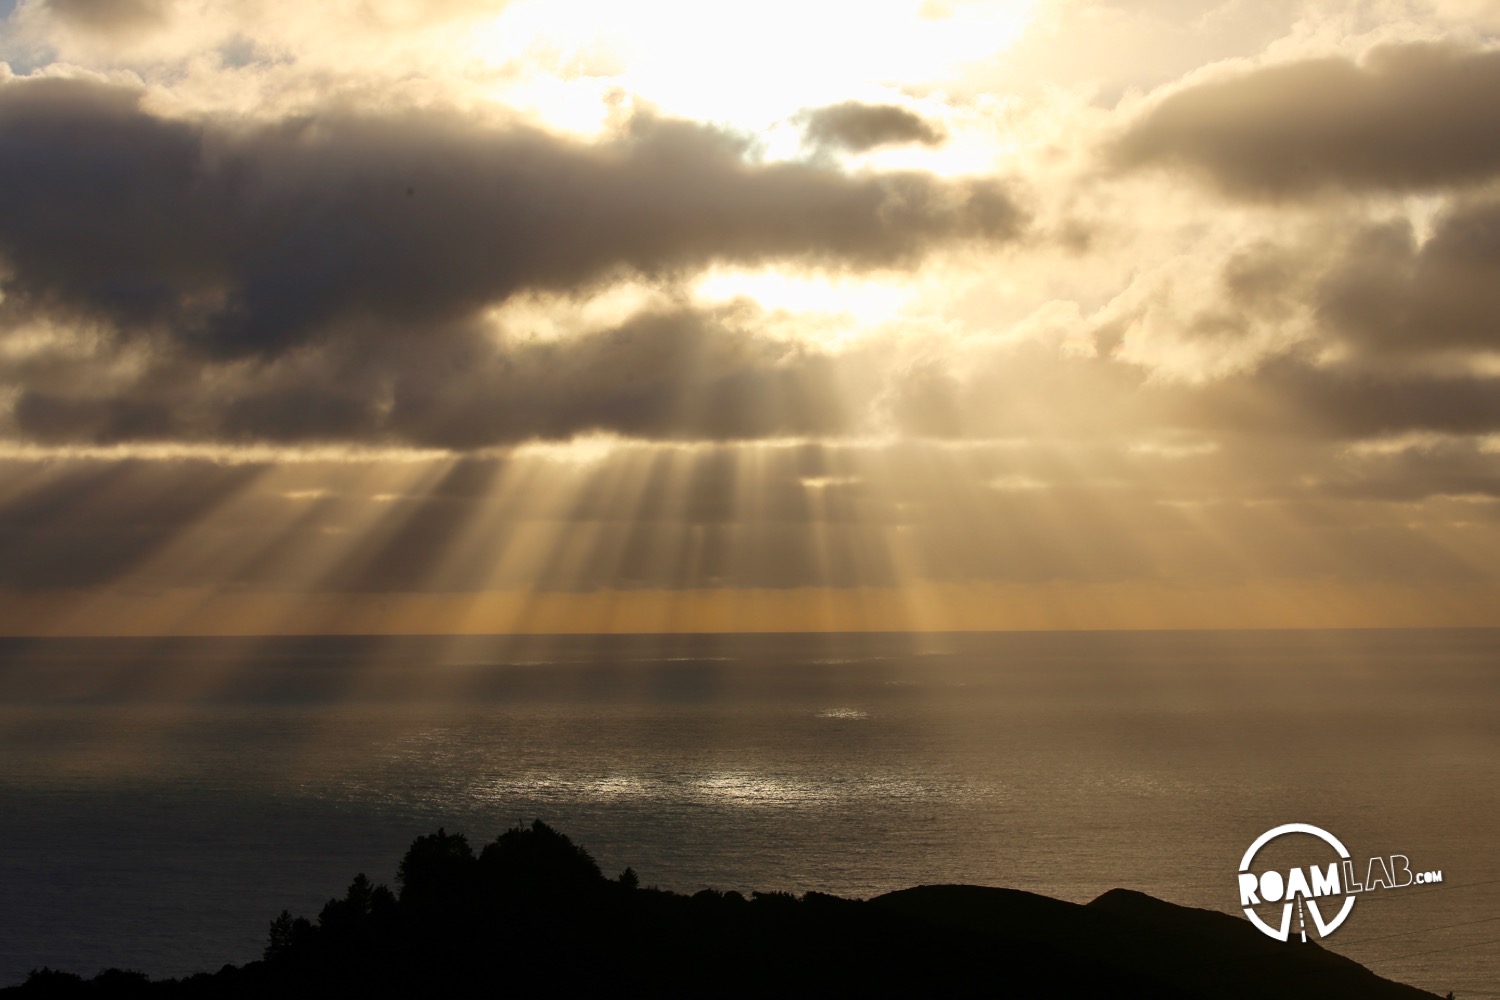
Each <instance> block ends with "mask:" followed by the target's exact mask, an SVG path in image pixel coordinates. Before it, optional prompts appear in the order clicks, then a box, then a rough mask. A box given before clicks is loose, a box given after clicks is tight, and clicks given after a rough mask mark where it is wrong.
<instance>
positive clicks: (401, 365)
mask: <svg viewBox="0 0 1500 1000" xmlns="http://www.w3.org/2000/svg"><path fill="white" fill-rule="evenodd" d="M759 315H760V314H759V313H758V312H756V311H755V310H753V309H750V308H748V307H728V308H725V309H721V310H719V311H716V312H705V313H699V312H693V311H678V312H668V313H650V314H645V315H641V316H637V317H636V318H634V319H632V320H630V321H629V322H627V323H625V324H623V325H622V326H619V327H616V328H613V329H608V330H603V331H599V332H596V333H592V334H585V335H581V336H576V337H570V338H568V339H566V340H556V341H554V340H516V341H509V342H500V343H497V342H496V341H495V340H494V339H493V336H492V335H491V334H490V333H489V332H488V331H485V330H481V329H479V328H477V327H473V326H463V325H460V326H456V327H452V328H446V329H437V328H435V329H433V330H430V331H428V333H427V334H426V335H425V336H424V337H422V338H421V339H420V340H410V339H408V340H403V339H402V338H399V337H385V338H382V337H378V336H377V337H373V338H371V343H372V344H373V345H374V346H373V348H372V347H371V346H370V345H368V344H367V343H366V342H365V341H364V340H361V339H360V338H353V337H351V338H344V339H342V340H337V341H332V342H330V343H328V344H324V345H321V347H320V349H319V350H318V351H304V352H300V353H299V354H297V355H296V356H295V357H291V358H288V359H285V360H284V361H283V362H281V363H279V364H275V365H260V366H248V367H247V366H238V367H232V368H230V369H228V370H225V371H221V372H219V374H218V375H217V376H216V377H215V378H213V379H212V380H204V379H201V378H193V377H192V372H193V369H192V368H191V367H189V366H186V365H183V364H182V363H181V362H178V363H176V364H175V366H173V365H172V364H170V363H169V365H168V369H167V370H166V371H147V372H145V373H143V375H142V377H141V378H140V380H139V381H138V382H136V383H132V384H128V385H122V386H117V387H114V388H113V389H111V390H110V391H108V392H104V391H100V390H97V389H94V388H92V387H90V386H88V385H87V384H86V383H85V384H83V385H81V386H73V387H69V386H68V385H67V383H69V382H70V381H82V380H81V379H76V378H75V379H70V378H69V377H68V376H67V374H66V373H64V374H63V375H61V376H59V377H58V378H57V379H56V382H57V383H59V384H58V385H56V386H49V387H41V386H36V385H30V386H26V387H25V388H23V389H22V391H21V393H20V395H19V398H18V400H17V402H16V405H15V409H14V413H13V418H12V419H13V422H14V424H15V428H16V430H17V431H18V432H19V433H20V434H21V435H23V436H24V437H26V438H29V439H33V440H38V441H44V442H53V443H64V442H89V443H95V444H109V443H117V442H123V441H138V440H198V441H238V442H245V441H270V442H283V443H297V442H308V441H351V440H352V441H365V442H383V443H401V444H414V445H424V446H434V447H447V448H469V447H482V446H485V445H495V444H506V443H514V442H518V441H524V440H528V439H534V438H551V439H558V438H567V437H570V436H572V435H575V434H579V433H586V432H590V431H610V432H614V433H618V434H622V435H626V436H636V437H645V438H655V439H663V438H686V439H745V438H759V437H774V436H784V435H823V434H837V433H841V432H843V431H846V430H848V429H849V428H850V427H851V425H852V421H853V419H854V414H853V413H852V412H851V410H849V409H848V408H846V407H845V406H844V404H843V402H842V400H841V399H840V396H839V393H838V379H837V377H836V373H835V371H834V367H833V365H834V363H833V361H832V360H831V359H830V358H828V357H826V356H824V355H822V354H819V353H817V352H814V351H809V350H807V349H804V348H801V347H797V346H795V345H789V344H785V343H780V342H776V341H773V340H769V339H767V338H766V337H764V336H763V335H761V334H760V333H759V332H757V330H756V327H755V324H756V321H757V319H758V318H759Z"/></svg>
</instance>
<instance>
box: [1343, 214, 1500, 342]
mask: <svg viewBox="0 0 1500 1000" xmlns="http://www.w3.org/2000/svg"><path fill="white" fill-rule="evenodd" d="M1317 304H1318V306H1319V310H1320V316H1321V318H1322V319H1323V320H1324V321H1325V322H1326V323H1327V325H1328V326H1329V328H1330V329H1331V330H1333V331H1334V332H1336V333H1337V334H1338V335H1340V336H1341V337H1343V338H1344V339H1345V340H1347V341H1348V342H1349V343H1350V344H1351V345H1353V346H1354V347H1356V348H1357V349H1358V350H1360V351H1362V352H1366V353H1372V354H1400V355H1412V354H1417V353H1437V352H1443V351H1466V350H1490V351H1493V350H1497V349H1500V201H1495V200H1461V201H1459V202H1458V203H1456V204H1454V205H1450V206H1449V208H1448V209H1447V210H1445V211H1444V212H1443V214H1442V215H1441V216H1439V218H1438V219H1437V220H1436V222H1435V223H1434V226H1433V231H1432V234H1431V236H1430V237H1429V238H1428V239H1427V240H1426V241H1424V242H1422V243H1420V245H1419V243H1418V241H1417V238H1416V235H1415V233H1413V231H1412V229H1411V227H1410V225H1408V224H1406V223H1404V222H1401V223H1392V224H1386V225H1377V226H1371V227H1369V228H1368V229H1366V230H1364V231H1363V232H1361V233H1358V234H1357V235H1356V236H1355V237H1354V238H1353V239H1352V240H1351V241H1350V245H1349V247H1348V249H1347V250H1346V252H1345V253H1344V255H1343V256H1342V258H1341V260H1340V262H1339V263H1338V265H1337V266H1336V267H1335V268H1334V269H1333V271H1332V272H1331V273H1330V274H1329V275H1327V277H1326V278H1325V279H1324V281H1323V282H1322V285H1321V288H1320V289H1319V300H1318V303H1317Z"/></svg>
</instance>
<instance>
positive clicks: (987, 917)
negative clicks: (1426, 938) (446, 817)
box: [0, 821, 1432, 1000]
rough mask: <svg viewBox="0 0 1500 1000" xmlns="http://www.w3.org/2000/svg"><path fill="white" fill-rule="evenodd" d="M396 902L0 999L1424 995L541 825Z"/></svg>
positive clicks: (1341, 964)
mask: <svg viewBox="0 0 1500 1000" xmlns="http://www.w3.org/2000/svg"><path fill="white" fill-rule="evenodd" d="M396 885H397V890H396V891H392V890H391V889H389V888H387V887H386V886H384V885H375V884H373V883H371V882H370V880H369V879H367V878H366V877H365V876H364V875H363V874H360V875H357V876H355V878H354V880H353V881H352V882H351V883H350V885H349V888H348V890H347V891H346V892H345V894H344V895H343V897H342V898H338V899H330V900H329V901H328V903H327V904H326V905H325V906H324V907H323V909H322V911H321V912H320V913H319V914H318V917H317V919H316V920H309V919H307V918H304V917H294V916H292V915H291V914H290V913H287V912H283V913H282V914H281V915H280V916H278V917H277V918H276V919H275V920H274V921H272V922H271V926H270V932H269V934H268V938H267V943H266V948H265V954H264V957H263V958H262V959H261V960H260V961H256V962H251V963H248V964H246V965H244V966H241V967H235V966H225V967H224V968H223V969H221V970H220V971H219V972H217V973H215V974H212V975H210V974H200V975H197V976H192V977H190V978H187V979H183V980H161V981H155V982H152V981H150V980H148V979H147V978H146V977H145V976H143V975H140V974H139V973H131V972H122V971H120V970H117V969H116V970H109V971H108V972H105V973H101V974H100V975H99V976H98V977H96V978H95V979H93V980H87V981H86V980H83V979H82V978H80V977H78V976H76V975H70V974H68V973H61V972H56V971H53V970H40V971H37V972H34V973H33V974H32V975H31V977H30V978H29V979H28V980H27V981H26V982H25V983H24V984H22V985H21V986H17V987H12V988H11V989H8V990H3V991H0V994H3V996H4V997H6V998H9V997H12V996H13V997H16V998H18V1000H20V998H32V997H49V996H56V997H74V996H77V997H115V996H151V997H345V996H350V997H421V996H467V995H477V994H479V993H480V992H484V993H489V994H494V993H497V992H500V993H512V992H523V993H546V994H554V995H576V994H587V995H601V996H602V995H622V994H624V995H633V994H649V995H653V996H752V995H754V996H764V995H781V996H786V995H804V996H811V995H818V996H825V995H847V994H855V993H859V994H867V995H890V994H895V993H906V994H910V995H915V996H1008V997H1048V998H1053V997H1072V996H1081V997H1105V996H1108V997H1126V998H1128V997H1163V998H1187V997H1252V996H1254V997H1264V996H1276V997H1292V998H1295V997H1303V996H1306V997H1312V996H1317V997H1320V998H1328V997H1351V998H1352V997H1359V998H1369V1000H1381V998H1387V997H1388V998H1391V1000H1397V998H1407V1000H1412V998H1420V997H1431V996H1432V994H1429V993H1424V992H1422V991H1420V990H1416V989H1413V988H1411V987H1407V986H1402V985H1399V984H1396V983H1391V982H1389V981H1387V980H1384V979H1380V978H1379V977H1377V976H1375V975H1374V974H1373V973H1371V972H1369V971H1368V970H1367V969H1364V968H1363V967H1361V966H1359V965H1357V964H1355V963H1353V962H1350V961H1348V960H1346V959H1343V958H1340V957H1338V956H1336V955H1331V954H1329V953H1328V952H1326V951H1324V950H1323V949H1321V948H1318V947H1317V946H1316V945H1302V944H1293V945H1285V944H1280V943H1278V942H1274V941H1271V940H1269V939H1267V938H1265V937H1264V936H1262V935H1261V934H1259V933H1258V932H1257V931H1255V930H1254V929H1253V928H1251V927H1250V926H1249V925H1248V924H1246V923H1244V922H1243V921H1239V920H1236V919H1234V918H1233V917H1228V916H1225V915H1224V914H1220V913H1212V912H1208V911H1204V910H1192V909H1187V908H1184V907H1180V906H1174V905H1172V904H1170V903H1164V902H1162V901H1161V900H1157V899H1153V898H1151V897H1149V896H1144V895H1142V894H1140V893H1134V892H1128V891H1126V890H1120V889H1117V890H1114V891H1112V892H1109V893H1106V894H1105V895H1103V896H1101V897H1100V898H1099V899H1096V900H1094V901H1093V902H1092V903H1090V904H1088V905H1087V906H1080V905H1077V904H1074V903H1065V902H1061V901H1059V900H1055V899H1048V898H1047V897H1044V896H1037V895H1034V894H1031V893H1025V892H1018V891H1016V890H1012V889H986V888H980V887H976V886H922V887H919V888H915V889H906V890H903V891H901V892H895V893H890V894H887V895H884V896H880V897H878V898H876V899H873V900H870V901H868V902H863V901H858V900H848V899H841V898H839V897H836V896H828V895H824V894H822V893H817V892H809V893H807V894H805V895H803V896H801V897H800V898H799V897H794V896H792V895H789V894H787V893H752V894H751V896H750V897H749V898H746V897H744V896H742V895H740V894H739V893H737V892H722V893H721V892H716V891H714V890H708V889H705V890H703V891H702V892H699V893H697V894H695V895H693V896H683V895H680V894H677V893H671V892H663V891H660V890H657V889H654V888H641V887H640V886H639V880H638V879H637V878H636V876H635V873H634V872H633V871H631V870H630V869H626V870H625V871H624V872H622V873H621V874H620V876H619V877H618V878H616V879H609V878H606V877H605V875H604V874H603V873H602V872H601V871H600V870H599V866H598V865H597V864H596V863H595V862H594V859H593V858H592V857H590V856H589V854H588V852H587V851H585V850H584V849H583V848H581V847H579V846H577V845H575V844H573V843H572V841H571V840H569V839H568V837H566V836H565V835H563V834H561V833H559V832H558V831H556V830H554V829H552V828H551V827H549V826H547V825H546V824H545V823H542V822H541V821H537V822H534V823H532V824H531V825H530V826H529V827H516V828H514V829H511V830H507V831H506V832H505V833H503V834H501V835H500V836H499V837H498V838H497V839H496V840H494V841H492V842H491V843H489V844H486V845H484V846H483V847H482V848H481V849H480V850H478V851H477V852H476V851H475V850H474V848H473V847H472V846H471V845H470V844H469V842H468V839H467V838H466V837H465V836H464V835H463V834H450V833H447V832H446V831H444V830H441V829H440V830H438V831H437V832H436V833H433V834H429V835H427V836H423V837H418V838H417V839H416V841H415V842H413V843H412V845H411V847H410V849H409V850H408V851H407V852H406V856H405V857H404V858H403V859H402V861H401V863H400V866H399V868H398V869H397V875H396Z"/></svg>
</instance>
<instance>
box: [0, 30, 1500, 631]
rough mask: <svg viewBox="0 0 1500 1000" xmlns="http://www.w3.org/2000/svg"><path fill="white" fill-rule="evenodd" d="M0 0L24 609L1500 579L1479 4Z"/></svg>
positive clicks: (1053, 593)
mask: <svg viewBox="0 0 1500 1000" xmlns="http://www.w3.org/2000/svg"><path fill="white" fill-rule="evenodd" d="M0 16H3V18H4V19H3V21H0V553H3V556H0V634H43V635H81V634H95V635H115V634H183V633H186V634H226V633H227V634H247V633H248V634H262V633H269V634H277V633H322V632H331V633H382V632H418V633H452V632H484V633H488V632H495V633H504V632H610V631H632V632H663V631H739V630H773V631H800V630H864V629H916V630H922V629H1012V628H1024V629H1073V628H1259V627H1366V626H1464V625H1490V626H1493V625H1500V318H1497V317H1500V101H1497V100H1496V99H1495V96H1496V95H1497V94H1500V44H1497V40H1500V3H1496V2H1484V0H1424V2H1418V0H1388V2H1377V0H1368V2H1366V0H1354V2H1337V0H1328V2H1311V3H1301V2H1291V0H1254V2H1251V0H1243V2H1242V0H1229V2H1216V0H1205V2H1195V0H1134V2H1128V3H1127V2H1089V0H1031V2H1025V0H870V2H861V3H848V4H840V3H831V2H829V3H823V2H809V0H800V2H797V3H790V2H780V0H761V2H757V3H755V4H732V3H722V4H718V3H716V4H700V3H692V2H686V0H642V2H632V3H603V2H600V3H590V2H584V0H545V2H541V0H510V2H504V0H330V2H326V3H317V4H309V3H306V2H302V0H212V2H209V0H20V2H17V3H3V4H0Z"/></svg>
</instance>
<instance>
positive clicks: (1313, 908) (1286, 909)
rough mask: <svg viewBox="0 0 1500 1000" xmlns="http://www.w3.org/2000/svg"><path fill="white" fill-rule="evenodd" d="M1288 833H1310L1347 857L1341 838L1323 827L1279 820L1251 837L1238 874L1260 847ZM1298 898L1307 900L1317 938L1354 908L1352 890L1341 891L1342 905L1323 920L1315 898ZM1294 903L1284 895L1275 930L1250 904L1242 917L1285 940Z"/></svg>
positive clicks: (1245, 869)
mask: <svg viewBox="0 0 1500 1000" xmlns="http://www.w3.org/2000/svg"><path fill="white" fill-rule="evenodd" d="M1289 833H1307V834H1311V835H1312V836H1314V837H1317V838H1318V839H1319V840H1321V841H1323V843H1325V844H1327V845H1328V846H1329V847H1332V848H1333V849H1334V850H1335V851H1337V852H1338V855H1339V857H1340V858H1342V859H1345V860H1348V858H1349V857H1350V855H1349V849H1348V848H1346V847H1345V846H1344V844H1343V841H1341V840H1339V838H1337V837H1335V836H1334V835H1333V834H1331V833H1329V832H1328V831H1327V830H1324V829H1323V828H1322V827H1317V826H1313V825H1312V824H1311V823H1283V824H1281V825H1280V826H1278V827H1273V828H1271V829H1269V830H1267V831H1266V832H1265V833H1263V834H1261V835H1260V836H1259V837H1256V838H1255V842H1254V843H1252V844H1251V845H1250V846H1249V848H1247V849H1246V851H1245V855H1244V857H1242V858H1240V874H1241V875H1247V874H1249V873H1250V863H1251V862H1252V861H1254V860H1255V855H1256V854H1257V853H1259V852H1260V849H1261V848H1262V847H1265V846H1266V845H1267V844H1269V843H1270V842H1271V841H1273V840H1275V839H1276V838H1277V837H1282V836H1285V835H1287V834H1289ZM1299 895H1300V894H1299ZM1302 898H1304V899H1306V900H1307V908H1308V910H1309V911H1310V912H1311V913H1312V916H1313V924H1314V925H1316V927H1317V929H1318V936H1319V937H1327V936H1328V935H1330V934H1332V933H1333V932H1334V931H1336V930H1338V929H1339V927H1340V926H1341V925H1342V924H1343V922H1344V921H1345V920H1347V919H1348V918H1349V913H1350V911H1352V910H1353V909H1354V895H1353V894H1352V893H1348V892H1346V893H1345V894H1344V905H1343V908H1342V909H1340V910H1339V912H1338V913H1337V914H1335V915H1334V918H1333V919H1332V920H1330V921H1328V922H1327V923H1324V922H1323V914H1322V913H1321V912H1320V911H1319V910H1318V904H1317V901H1316V900H1313V899H1310V898H1308V897H1306V896H1303V897H1302ZM1294 902H1295V898H1288V899H1287V901H1286V903H1285V904H1284V905H1283V906H1282V908H1281V927H1280V928H1279V929H1278V928H1275V927H1272V926H1271V925H1270V924H1268V923H1266V922H1265V921H1264V920H1262V919H1261V918H1260V914H1258V913H1256V912H1255V910H1254V909H1253V908H1252V907H1249V906H1247V907H1244V910H1245V916H1246V917H1249V918H1250V922H1251V923H1252V924H1254V925H1255V926H1256V927H1257V928H1259V930H1260V932H1261V933H1262V934H1265V935H1267V936H1268V937H1272V938H1275V939H1276V940H1277V941H1285V940H1287V938H1289V937H1291V930H1292V905H1293V903H1294ZM1306 939H1307V934H1306V931H1305V930H1304V932H1303V940H1306Z"/></svg>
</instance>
